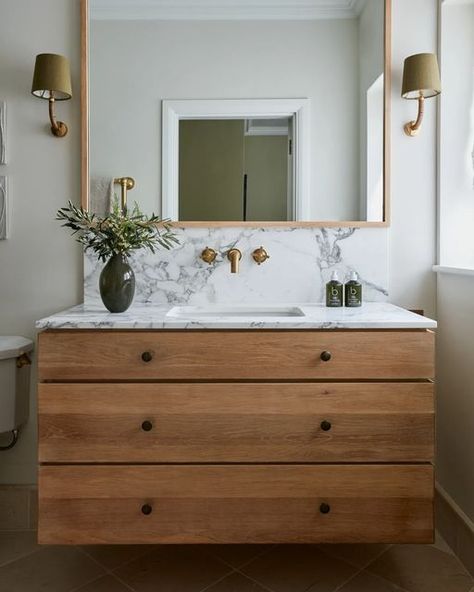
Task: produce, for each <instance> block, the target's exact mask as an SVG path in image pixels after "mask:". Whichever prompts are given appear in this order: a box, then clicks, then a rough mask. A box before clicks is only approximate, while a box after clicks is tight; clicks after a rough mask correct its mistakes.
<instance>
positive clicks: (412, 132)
mask: <svg viewBox="0 0 474 592" xmlns="http://www.w3.org/2000/svg"><path fill="white" fill-rule="evenodd" d="M424 114H425V97H424V96H423V95H421V94H420V97H419V99H418V117H417V118H416V121H409V122H408V123H406V124H405V125H404V128H403V129H404V130H405V133H406V135H407V136H416V135H417V134H418V132H419V131H420V128H421V124H422V123H423V116H424Z"/></svg>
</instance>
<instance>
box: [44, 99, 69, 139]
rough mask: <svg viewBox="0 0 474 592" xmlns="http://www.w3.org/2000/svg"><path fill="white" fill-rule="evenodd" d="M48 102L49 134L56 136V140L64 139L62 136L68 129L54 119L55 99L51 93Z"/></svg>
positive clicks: (62, 122) (61, 122)
mask: <svg viewBox="0 0 474 592" xmlns="http://www.w3.org/2000/svg"><path fill="white" fill-rule="evenodd" d="M48 102H49V121H50V122H51V133H52V134H53V136H56V137H57V138H64V136H65V135H66V134H67V130H68V127H67V125H66V124H65V123H64V121H57V119H56V114H55V111H54V104H55V98H54V93H53V91H51V96H50V97H49V101H48Z"/></svg>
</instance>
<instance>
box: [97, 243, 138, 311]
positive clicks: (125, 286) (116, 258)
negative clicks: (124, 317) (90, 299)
mask: <svg viewBox="0 0 474 592" xmlns="http://www.w3.org/2000/svg"><path fill="white" fill-rule="evenodd" d="M99 290H100V296H101V298H102V302H103V303H104V305H105V307H106V308H107V309H108V310H110V312H124V311H126V310H127V308H128V307H129V306H130V305H131V304H132V300H133V296H134V295H135V274H134V273H133V269H132V268H131V267H130V265H129V264H128V261H127V257H125V255H112V257H111V258H110V259H109V260H108V261H107V263H106V264H105V266H104V268H103V269H102V271H101V273H100V278H99Z"/></svg>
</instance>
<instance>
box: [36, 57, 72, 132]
mask: <svg viewBox="0 0 474 592" xmlns="http://www.w3.org/2000/svg"><path fill="white" fill-rule="evenodd" d="M31 93H32V94H33V95H34V96H35V97H39V98H40V99H47V100H48V101H49V119H50V121H51V133H52V134H53V135H55V136H56V137H57V138H62V137H64V136H65V135H66V134H67V125H66V124H65V123H63V122H62V121H56V115H55V112H54V104H55V102H56V101H67V100H68V99H70V98H71V97H72V90H71V73H70V69H69V60H68V59H67V58H65V57H64V56H61V55H57V54H54V53H40V54H39V55H37V56H36V63H35V73H34V75H33V86H32V88H31Z"/></svg>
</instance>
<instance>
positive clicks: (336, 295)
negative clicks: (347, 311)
mask: <svg viewBox="0 0 474 592" xmlns="http://www.w3.org/2000/svg"><path fill="white" fill-rule="evenodd" d="M342 294H343V287H342V284H341V282H340V281H339V278H338V276H337V271H333V272H332V275H331V281H329V282H328V283H327V284H326V306H329V307H331V308H335V307H338V306H342V298H343V296H342Z"/></svg>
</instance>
